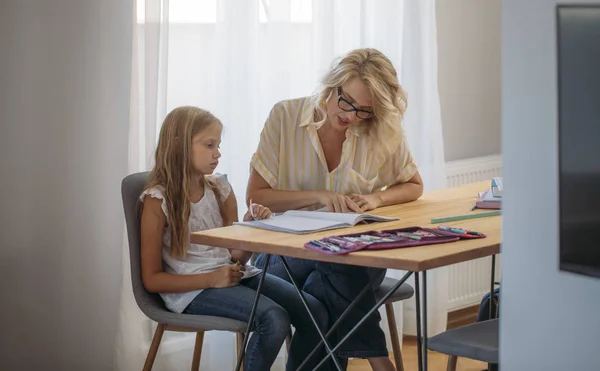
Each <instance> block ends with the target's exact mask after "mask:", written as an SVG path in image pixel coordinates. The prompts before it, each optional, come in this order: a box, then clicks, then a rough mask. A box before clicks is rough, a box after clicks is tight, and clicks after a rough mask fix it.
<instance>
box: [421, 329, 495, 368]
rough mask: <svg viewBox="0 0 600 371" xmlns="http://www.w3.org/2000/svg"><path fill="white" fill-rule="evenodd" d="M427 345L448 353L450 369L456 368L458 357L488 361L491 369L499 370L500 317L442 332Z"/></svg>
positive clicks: (432, 348) (437, 350)
mask: <svg viewBox="0 0 600 371" xmlns="http://www.w3.org/2000/svg"><path fill="white" fill-rule="evenodd" d="M427 347H428V348H429V349H431V350H435V351H436V352H440V353H444V354H448V371H455V370H456V361H457V358H458V357H465V358H471V359H476V360H478V361H483V362H487V363H488V370H489V371H497V370H498V358H499V357H498V319H491V320H488V321H483V322H476V323H473V324H471V325H467V326H462V327H459V328H456V329H453V330H448V331H446V332H442V333H441V334H439V335H436V336H434V337H432V338H431V339H429V343H428V346H427Z"/></svg>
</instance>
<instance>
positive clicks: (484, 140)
mask: <svg viewBox="0 0 600 371" xmlns="http://www.w3.org/2000/svg"><path fill="white" fill-rule="evenodd" d="M501 4H502V2H501V0H437V1H436V13H437V31H438V53H439V60H438V84H439V91H440V105H441V111H442V125H443V131H444V151H445V157H446V161H452V160H460V159H465V158H471V157H477V156H486V155H493V154H499V153H500V107H501V99H500V13H501ZM409 106H410V102H409Z"/></svg>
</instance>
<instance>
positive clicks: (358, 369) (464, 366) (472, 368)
mask: <svg viewBox="0 0 600 371" xmlns="http://www.w3.org/2000/svg"><path fill="white" fill-rule="evenodd" d="M390 358H391V359H392V360H393V359H394V357H392V356H391V355H390ZM402 358H403V359H404V370H405V371H417V370H418V367H417V343H416V340H415V339H414V338H408V339H406V338H405V339H404V343H403V347H402ZM447 362H448V356H446V355H445V354H441V353H437V352H433V351H429V358H428V369H429V370H430V371H446V363H447ZM485 369H487V364H485V363H483V362H479V361H474V360H472V359H466V358H459V359H458V366H457V367H456V370H457V371H482V370H485ZM348 371H371V366H369V362H368V361H367V360H363V359H351V360H350V362H349V363H348Z"/></svg>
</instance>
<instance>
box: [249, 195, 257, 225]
mask: <svg viewBox="0 0 600 371" xmlns="http://www.w3.org/2000/svg"><path fill="white" fill-rule="evenodd" d="M252 205H254V203H252V199H250V216H252V219H253V220H256V217H255V216H254V209H253V208H252Z"/></svg>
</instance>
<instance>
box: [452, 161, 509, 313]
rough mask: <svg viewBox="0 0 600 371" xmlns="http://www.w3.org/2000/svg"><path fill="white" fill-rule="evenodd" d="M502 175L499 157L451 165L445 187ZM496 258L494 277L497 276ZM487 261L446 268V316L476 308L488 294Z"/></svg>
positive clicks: (488, 271) (487, 259) (488, 264)
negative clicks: (472, 306)
mask: <svg viewBox="0 0 600 371" xmlns="http://www.w3.org/2000/svg"><path fill="white" fill-rule="evenodd" d="M501 175H502V157H501V156H500V155H497V156H485V157H476V158H470V159H465V160H458V161H451V162H448V163H447V164H446V183H447V186H448V187H454V186H458V185H462V184H468V183H473V182H478V181H484V180H491V179H492V177H495V176H501ZM499 262H500V261H499V258H498V257H497V258H496V276H499V275H498V273H499V272H500V269H499ZM490 273H491V257H488V258H481V259H477V260H472V261H468V262H464V263H458V264H454V265H451V266H449V267H448V284H449V287H448V312H451V311H454V310H458V309H462V308H465V307H469V306H471V305H474V304H478V303H479V302H480V301H481V297H482V296H483V295H485V293H486V292H489V291H490Z"/></svg>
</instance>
